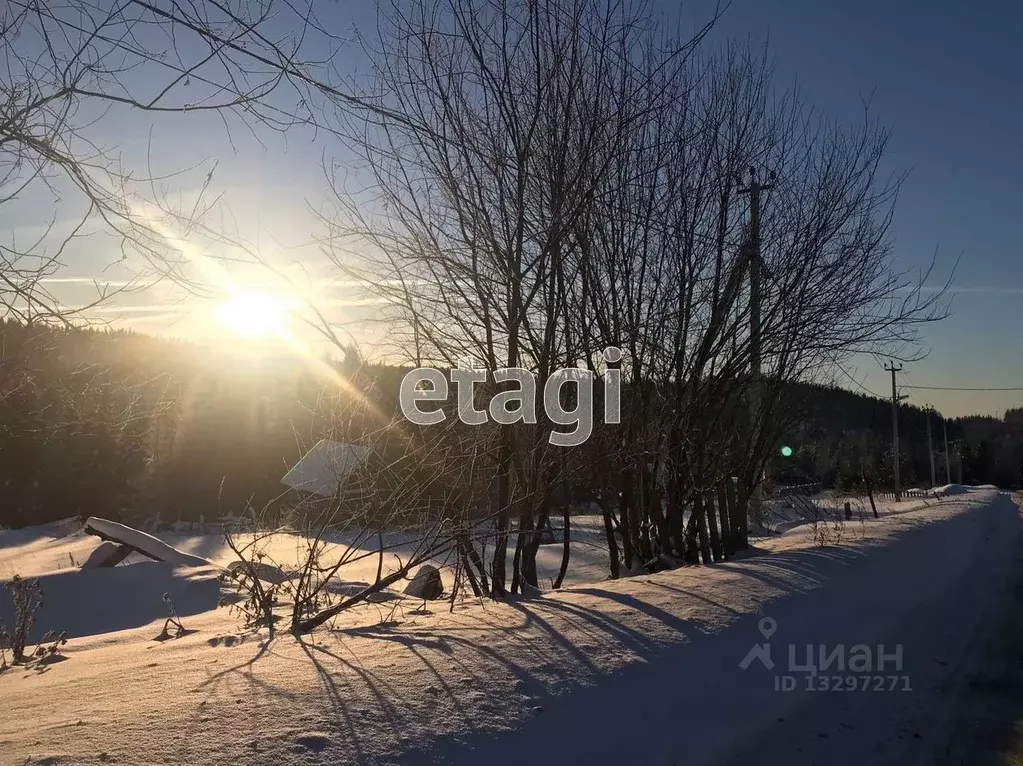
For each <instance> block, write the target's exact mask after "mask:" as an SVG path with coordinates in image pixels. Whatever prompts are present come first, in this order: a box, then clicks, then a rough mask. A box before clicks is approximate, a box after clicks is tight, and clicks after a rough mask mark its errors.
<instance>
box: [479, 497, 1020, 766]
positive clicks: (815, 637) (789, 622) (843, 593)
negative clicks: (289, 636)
mask: <svg viewBox="0 0 1023 766" xmlns="http://www.w3.org/2000/svg"><path fill="white" fill-rule="evenodd" d="M977 500H978V501H979V500H980V498H977ZM985 500H986V501H988V502H977V503H976V504H973V505H968V506H965V507H960V506H958V505H957V506H954V510H952V511H951V512H949V510H947V509H944V508H942V509H935V510H934V511H933V512H931V511H927V512H924V513H929V514H932V517H933V516H937V517H939V518H932V519H927V520H925V519H923V518H919V517H920V516H922V515H923V514H911V515H908V516H907V517H906V518H904V519H902V520H900V523H901V524H903V525H905V530H904V531H903V532H902V534H901V535H900V536H899V537H898V538H894V539H890V540H889V541H887V542H886V544H880V545H875V546H871V547H870V551H869V554H867V555H860V554H859V553H858V552H850V551H847V550H841V549H839V550H829V551H820V550H815V549H803V550H799V551H794V552H791V553H784V552H783V553H778V554H774V555H772V556H765V557H763V558H762V559H761V560H757V559H753V560H750V561H746V562H742V563H740V564H738V565H735V567H736V569H741V570H742V572H743V576H742V578H741V580H742V582H743V583H744V584H745V588H746V596H747V598H748V599H750V600H752V601H761V600H762V602H763V603H762V608H763V612H764V614H765V615H767V616H769V617H771V618H772V619H773V620H775V621H776V623H777V630H776V632H775V633H773V634H772V635H771V641H770V644H771V650H772V658H773V662H774V663H775V668H774V669H773V671H771V672H768V671H767V670H766V669H765V668H764V667H763V664H762V663H761V662H759V661H754V663H753V664H752V665H751V666H749V668H748V669H747V670H742V669H741V668H740V667H739V662H740V661H741V660H742V659H743V658H744V657H745V655H746V654H747V653H748V652H749V650H750V649H751V648H753V647H754V646H755V645H756V644H757V643H763V641H764V638H763V636H762V635H761V634H760V627H761V626H760V624H759V619H760V618H759V617H758V616H756V615H750V616H743V617H739V618H738V619H736V620H735V621H734V622H733V623H732V624H731V625H729V626H728V627H726V628H724V629H723V630H719V631H714V632H713V633H712V635H708V636H699V635H694V636H693V641H692V644H690V645H684V646H679V647H676V648H674V649H672V650H669V651H668V652H665V653H664V654H662V655H661V656H653V657H651V658H650V659H649V662H648V663H646V664H644V665H642V666H640V667H631V668H629V669H628V670H626V671H624V672H621V673H619V674H616V675H615V676H612V677H611V678H609V679H607V680H606V681H604V682H602V683H601V685H600V686H599V687H598V688H597V689H593V690H588V691H586V692H585V693H584V694H580V695H579V698H578V699H576V698H575V695H570V696H569V697H566V698H564V700H563V701H561V703H560V704H555V705H552V706H550V709H545V711H544V713H543V714H542V716H538V717H537V718H536V719H535V720H533V721H531V722H530V723H528V724H527V725H526V726H524V727H523V729H522V730H521V731H520V732H519V733H518V734H515V735H511V736H507V737H504V738H501V739H500V740H499V741H497V742H493V743H491V744H490V746H486V745H484V746H481V747H480V748H479V749H478V750H477V751H476V752H474V753H472V754H468V753H467V754H466V757H465V758H464V759H463V760H462V761H461V762H464V763H466V764H468V763H508V764H512V763H518V762H521V760H520V759H521V757H522V754H524V753H526V752H530V751H532V752H543V753H544V760H545V762H550V763H588V764H604V763H606V764H621V763H629V762H634V761H640V760H641V761H642V762H643V763H646V764H675V763H677V764H683V763H684V764H687V765H688V764H698V763H714V764H728V763H736V764H739V763H742V764H749V763H765V764H775V763H785V764H814V763H817V764H820V763H827V764H832V765H833V766H835V765H840V764H850V765H852V764H857V765H858V764H865V763H870V764H887V763H890V764H906V763H913V762H916V763H930V762H932V757H933V753H934V752H935V750H936V749H938V748H940V747H941V744H942V742H943V739H944V736H945V729H946V726H947V725H948V724H949V715H950V713H951V710H952V703H951V700H952V693H953V692H954V691H955V689H956V688H957V686H958V685H959V684H960V683H961V681H962V679H963V678H964V677H965V674H966V673H968V672H969V670H970V669H971V667H972V664H973V662H974V660H975V658H976V655H977V650H978V647H979V646H980V645H981V644H982V643H983V639H984V637H985V635H986V632H987V630H988V628H989V627H990V626H991V625H992V623H993V621H994V616H995V613H996V612H998V611H999V610H1000V608H1001V606H1002V604H1004V603H1005V595H1006V588H1007V585H1008V583H1007V582H1006V572H1007V571H1008V570H1009V568H1010V564H1011V562H1012V560H1013V559H1014V557H1015V556H1016V555H1017V552H1018V551H1019V550H1020V548H1019V544H1020V531H1021V528H1023V524H1021V520H1020V516H1019V510H1018V508H1017V507H1016V505H1015V504H1014V503H1013V502H1012V501H1011V500H1010V498H1009V497H1008V496H1007V495H997V496H990V495H989V496H987V497H986V498H985ZM928 522H929V523H928ZM1021 555H1023V554H1021ZM729 568H731V565H730V566H725V567H722V568H721V569H726V570H727V569H729ZM794 575H795V577H793V576H794ZM800 580H803V581H804V585H806V586H808V587H809V590H807V591H802V592H801V589H800V588H799V587H798V586H797V587H795V588H793V587H792V586H793V585H797V584H798V583H799V581H800ZM774 587H780V588H781V589H782V591H783V592H782V593H774V594H772V593H771V592H770V591H771V590H772V589H773V588H774ZM728 591H729V589H727V588H726V589H718V590H717V591H716V594H715V595H716V598H717V599H718V601H717V604H718V606H719V608H720V609H721V610H728V609H729V608H732V607H735V606H738V604H737V602H736V599H735V594H732V593H729V592H728ZM639 608H641V609H642V607H641V606H640V607H639ZM739 608H741V606H740V607H739ZM711 611H714V609H713V607H711ZM657 618H658V619H665V620H667V619H668V617H667V615H658V616H657ZM678 627H679V629H681V630H691V629H692V628H691V626H688V625H679V626H678ZM790 644H791V645H792V646H793V649H792V653H793V655H794V658H795V660H796V665H797V666H800V665H805V658H806V656H807V655H806V645H807V644H810V645H812V646H813V647H814V653H815V654H816V655H817V656H818V657H819V654H820V645H821V644H824V645H825V646H826V647H828V649H827V651H826V653H827V654H831V653H833V652H834V651H835V650H837V649H840V648H844V650H845V654H846V656H847V657H848V656H850V655H851V653H852V650H853V647H854V645H857V644H866V645H868V646H870V647H871V648H872V652H871V655H872V658H873V660H874V661H875V664H876V661H877V660H878V658H879V654H878V652H877V651H876V647H877V645H879V644H880V645H883V646H884V647H885V648H884V650H883V651H882V652H881V655H887V658H888V659H887V662H886V665H887V667H886V669H885V670H884V671H883V672H878V670H877V669H876V667H875V668H874V669H873V673H868V674H867V675H869V676H871V679H870V681H869V682H868V684H867V690H866V691H864V690H863V689H862V685H863V684H862V680H863V675H861V674H852V673H850V671H849V669H848V668H847V669H846V670H844V671H839V670H837V668H834V667H833V668H832V669H830V670H829V671H828V672H827V673H825V674H818V675H817V676H816V677H815V678H814V677H811V674H810V673H808V672H807V671H806V670H805V669H804V668H800V667H796V668H795V669H792V668H788V667H787V666H788V664H789V656H788V655H789V645H790ZM897 647H901V658H902V662H901V667H899V668H898V669H895V667H894V661H893V660H892V656H893V655H895V654H896V652H897ZM881 659H884V657H881ZM782 675H788V676H790V677H792V678H793V680H794V681H795V689H794V690H793V691H789V692H786V691H776V690H775V683H776V681H775V678H776V677H777V676H782ZM853 675H855V676H856V678H855V679H854V681H856V682H857V683H856V686H855V691H853V690H851V689H850V686H851V684H852V683H853V682H852V681H850V680H849V679H850V676H853ZM823 676H827V678H828V679H829V681H827V682H825V681H824V680H823ZM836 676H837V677H838V678H837V679H836ZM876 677H883V678H884V683H883V686H881V688H880V689H879V688H878V686H879V685H878V683H877V681H876ZM892 679H894V681H893V680H892ZM778 683H779V684H781V683H784V682H782V681H778ZM825 683H827V684H828V685H829V686H830V687H832V688H834V687H836V686H838V687H839V690H838V691H834V690H832V691H822V690H821V689H822V688H823V685H824V684H825ZM893 683H894V689H891V690H890V688H889V687H890V686H891V685H892V684H893ZM907 686H908V688H909V689H911V690H910V691H906V690H905V689H906V687H907ZM807 689H814V690H813V691H808V690H807ZM619 731H646V732H648V738H647V739H645V740H644V741H636V740H635V739H634V738H631V737H626V738H624V739H623V738H621V737H619V736H618V734H617V733H618V732H619ZM539 743H543V744H539Z"/></svg>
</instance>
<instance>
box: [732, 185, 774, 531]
mask: <svg viewBox="0 0 1023 766" xmlns="http://www.w3.org/2000/svg"><path fill="white" fill-rule="evenodd" d="M749 174H750V181H749V186H747V187H746V188H745V189H739V193H740V194H749V241H748V243H747V246H748V247H749V304H750V305H749V309H750V311H749V313H750V320H749V343H750V352H749V359H750V377H751V379H752V383H753V386H752V389H753V390H752V396H751V402H750V404H751V407H750V409H751V411H752V412H751V414H752V418H751V422H752V423H753V425H754V427H755V429H756V432H755V433H756V434H757V436H758V437H759V432H760V428H761V423H760V420H761V415H762V413H761V411H760V410H761V404H762V399H763V392H762V391H761V382H760V363H761V353H760V351H761V348H760V305H761V303H762V302H763V284H762V275H761V272H762V268H763V263H762V261H761V257H760V194H761V193H762V192H765V191H768V190H770V189H773V188H774V184H762V183H760V182H759V181H757V169H756V168H755V167H750V169H749ZM771 180H774V173H771ZM758 442H759V439H756V440H755V441H754V444H757V443H758ZM754 454H756V451H754ZM762 479H763V476H758V477H757V482H756V484H755V486H754V487H753V497H752V500H753V509H752V510H753V516H754V518H755V519H756V520H757V521H760V520H761V505H762V502H763V497H762V494H763V487H762V485H763V481H762Z"/></svg>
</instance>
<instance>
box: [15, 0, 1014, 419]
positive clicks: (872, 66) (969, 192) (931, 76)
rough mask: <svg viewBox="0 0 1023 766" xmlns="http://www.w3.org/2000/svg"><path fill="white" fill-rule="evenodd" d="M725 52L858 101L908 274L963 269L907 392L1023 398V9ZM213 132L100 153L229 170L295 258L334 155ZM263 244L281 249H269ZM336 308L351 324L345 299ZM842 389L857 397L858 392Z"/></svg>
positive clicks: (168, 302)
mask: <svg viewBox="0 0 1023 766" xmlns="http://www.w3.org/2000/svg"><path fill="white" fill-rule="evenodd" d="M655 1H657V2H659V3H660V7H661V8H662V9H663V10H664V12H665V14H668V15H676V14H678V13H679V6H678V4H674V3H667V2H665V1H664V0H655ZM345 2H347V5H339V6H332V7H333V8H334V10H333V11H332V13H336V14H337V16H338V18H339V19H342V20H345V19H350V18H356V19H357V20H358V21H359V22H360V23H370V24H371V23H372V18H373V17H372V8H373V6H372V4H371V3H369V2H365V3H361V2H360V4H356V3H355V2H354V0H345ZM712 10H713V2H712V1H711V0H694V2H689V3H686V4H685V5H684V6H682V7H681V14H682V18H683V20H684V21H683V24H684V25H688V26H690V27H692V26H695V25H698V24H702V23H704V22H705V21H706V19H707V18H709V16H710V14H711V12H712ZM726 37H738V38H742V39H745V38H747V37H749V38H751V39H752V40H753V42H754V43H761V42H769V43H770V52H771V54H772V56H773V58H774V61H775V66H776V73H777V84H778V87H779V88H784V87H788V86H791V85H792V84H794V83H798V84H799V85H800V86H801V87H802V88H803V89H804V90H805V91H806V93H807V95H808V96H809V97H810V99H811V100H812V101H813V102H814V103H816V104H817V106H818V107H820V108H821V109H822V110H824V111H826V112H828V113H829V114H831V115H832V116H834V117H836V118H839V119H841V120H848V121H856V120H859V119H861V118H862V108H863V102H864V101H865V100H867V99H870V101H871V112H872V114H873V115H874V116H876V117H877V118H878V119H880V121H881V122H882V124H884V125H887V126H889V127H891V128H892V129H893V130H894V134H893V137H892V141H891V143H890V147H889V153H888V157H887V170H889V171H891V172H894V173H898V172H903V171H909V176H908V179H907V180H906V182H905V184H904V186H903V189H902V195H901V197H900V200H899V204H898V208H897V211H896V218H895V224H894V236H895V253H896V259H897V264H898V266H899V267H900V268H901V269H909V270H918V269H924V268H926V267H927V266H928V264H929V263H930V262H931V259H932V258H933V257H934V256H935V255H936V256H937V259H938V269H937V274H938V278H937V279H936V280H935V285H936V286H937V283H938V282H939V281H941V280H943V278H944V277H945V276H947V274H948V271H949V269H950V268H951V267H952V265H953V263H954V262H955V260H956V259H957V258H958V257H959V256H960V255H962V260H961V262H960V264H959V268H958V271H957V274H956V277H955V282H954V289H955V292H956V293H957V296H956V298H955V300H954V302H953V305H952V310H953V316H951V317H950V318H949V319H947V320H945V321H944V322H942V323H940V324H938V325H933V326H931V327H929V328H928V329H927V330H926V335H925V338H926V340H927V342H928V345H929V346H930V347H931V349H932V351H931V354H930V356H929V357H928V358H927V359H925V360H923V361H920V362H915V363H912V364H907V365H906V374H905V375H903V376H902V377H901V382H903V383H904V384H907V385H920V386H926V385H930V386H961V387H1011V386H1018V387H1023V327H1021V324H1023V309H1021V306H1023V250H1021V247H1020V238H1019V235H1018V230H1019V224H1018V220H1019V212H1018V207H1019V206H1020V205H1021V204H1023V183H1021V182H1020V180H1019V179H1021V178H1023V144H1021V141H1023V80H1021V77H1020V70H1021V67H1020V64H1019V55H1020V39H1021V37H1023V2H1019V1H1018V0H1017V1H1016V2H1010V1H1009V0H999V1H988V2H984V3H967V2H952V1H951V0H934V1H933V2H928V3H922V2H915V3H909V2H905V1H903V2H891V1H888V2H882V0H856V1H855V2H853V1H852V0H734V2H732V3H731V5H730V7H729V8H728V9H727V11H726V13H725V15H724V17H723V18H722V20H721V22H720V24H719V26H718V27H717V28H716V30H715V31H714V32H713V33H712V35H711V40H710V42H711V44H714V43H715V42H718V41H721V40H723V39H724V38H726ZM202 126H203V123H202V122H196V120H195V118H194V117H193V116H187V117H180V116H179V117H171V118H168V119H161V120H160V121H158V122H155V123H153V124H152V125H148V124H146V122H145V117H141V116H138V115H137V114H136V115H118V116H117V120H116V121H113V122H111V121H108V122H107V123H106V124H105V125H104V130H105V137H106V143H107V145H113V146H116V147H118V150H119V151H121V152H122V153H123V156H124V157H125V159H126V161H128V162H129V163H133V162H135V163H137V162H141V161H144V159H145V157H146V154H147V150H148V147H149V146H150V128H152V134H151V135H152V146H154V147H157V151H156V152H154V154H153V159H154V160H155V161H156V162H157V164H158V165H159V162H160V161H161V160H166V162H167V163H168V164H167V167H165V168H161V167H156V168H155V170H157V171H160V170H172V169H175V168H178V167H181V165H183V164H185V165H187V164H190V163H192V162H199V161H201V160H203V159H204V158H211V157H216V158H218V159H219V160H220V167H219V169H218V173H217V176H218V178H219V179H220V184H221V185H220V186H218V187H217V190H218V191H224V192H225V193H226V195H227V196H226V199H227V201H228V203H229V205H230V208H231V210H232V211H233V212H234V213H235V215H236V217H237V218H238V228H239V231H243V232H246V233H247V232H250V231H256V232H273V233H275V234H276V236H277V238H278V239H279V240H282V241H283V242H284V243H288V244H297V243H299V242H301V241H303V240H305V239H308V236H309V235H310V234H311V232H312V231H313V228H314V223H313V221H312V219H311V217H310V216H309V215H308V212H307V209H306V203H307V201H308V202H309V203H313V204H317V203H318V201H319V200H322V199H323V198H324V192H325V188H324V181H323V176H322V171H321V170H320V159H321V151H322V149H323V147H322V146H321V145H316V144H312V143H310V141H309V138H308V136H304V135H302V134H301V133H297V134H294V135H292V136H290V137H289V138H288V140H287V141H284V140H282V139H279V138H276V137H264V140H265V142H266V148H265V149H264V148H263V147H261V146H259V145H258V144H257V143H255V142H254V141H253V140H252V139H251V138H250V137H248V136H247V135H246V134H245V132H244V131H243V130H236V131H234V140H235V147H236V149H237V153H235V152H232V151H231V148H230V147H229V146H228V145H227V144H226V141H225V140H224V136H223V130H222V127H221V126H220V124H219V122H218V121H216V120H215V119H211V121H210V122H209V123H208V128H209V130H208V131H207V130H203V129H202ZM204 173H205V171H202V172H200V174H199V176H198V178H199V179H201V178H202V176H203V175H204ZM193 183H194V181H193ZM26 204H31V201H28V202H27V203H26ZM17 215H21V214H20V213H18V212H17V211H16V210H15V209H14V208H10V207H9V208H7V209H5V211H4V215H3V218H5V219H7V220H8V221H12V222H13V226H14V228H15V230H16V231H21V230H22V229H24V230H26V233H27V230H28V229H30V228H31V227H30V226H26V225H25V221H26V220H28V219H26V218H24V217H21V218H9V216H17ZM37 217H38V216H37ZM4 222H5V221H0V224H2V223H4ZM37 223H42V221H41V220H40V221H38V222H37ZM260 244H261V247H263V246H266V247H268V248H269V249H273V248H274V246H275V245H274V243H272V242H269V241H267V240H266V239H263V240H261V242H260ZM82 247H83V248H85V249H83V250H82V253H81V258H80V259H79V260H78V261H76V263H75V264H74V268H69V270H68V273H73V274H74V275H90V276H91V274H92V273H94V270H95V268H96V267H95V266H93V267H92V270H90V267H89V266H88V264H89V260H90V252H91V253H93V254H95V253H96V252H98V249H99V248H98V247H97V245H96V242H95V241H93V242H92V243H91V244H88V243H87V244H84V245H82ZM90 248H91V250H90ZM301 252H302V251H288V253H287V255H286V256H285V255H283V254H282V260H287V259H290V258H296V257H297V258H301ZM311 254H312V251H310V255H311ZM116 274H117V272H116V271H115V272H107V275H106V276H107V278H116ZM324 276H326V275H324ZM325 299H327V300H334V301H335V303H336V304H338V305H336V306H335V308H337V309H339V310H341V311H345V310H346V307H345V306H344V305H343V304H344V298H343V296H339V295H337V294H330V295H327V296H326V298H325ZM121 303H122V305H129V308H130V310H129V311H127V312H125V314H124V317H125V319H126V320H128V321H129V322H130V323H131V324H133V325H135V326H137V327H139V329H144V330H149V331H166V330H167V329H171V330H172V331H182V332H184V334H191V332H192V331H194V329H195V327H196V326H198V327H201V326H202V324H203V323H204V322H205V321H207V320H208V315H196V314H195V312H194V311H193V310H192V309H191V308H185V307H184V306H183V305H175V304H173V302H172V297H171V296H169V295H164V294H162V293H160V292H151V293H149V294H145V295H137V296H134V297H133V298H122V299H121ZM360 310H365V309H360V308H359V307H351V311H352V312H354V313H358V312H359V311H360ZM189 322H191V323H192V324H191V325H190V324H189ZM849 371H850V372H852V373H853V375H854V376H855V377H856V378H857V380H858V381H859V382H860V383H861V384H862V385H863V386H865V387H866V388H867V389H869V390H871V391H874V392H876V393H878V394H884V395H887V394H888V392H889V390H890V389H889V386H890V382H889V378H888V376H887V374H886V373H884V372H883V371H882V370H881V367H880V364H879V362H878V361H877V360H874V359H870V358H866V359H861V360H858V362H857V365H856V367H855V368H851V369H850V370H849ZM845 384H846V385H847V386H848V387H849V388H853V389H856V385H854V384H853V383H851V382H849V381H845ZM905 393H907V394H909V395H910V401H912V402H914V403H917V404H926V403H931V404H933V405H934V406H936V407H937V408H938V409H939V410H941V411H942V412H944V413H945V414H947V415H950V416H956V415H964V414H969V413H975V412H977V413H989V414H1001V412H1003V411H1004V410H1005V409H1006V408H1007V407H1019V406H1023V391H1020V392H1006V393H998V392H953V391H925V390H918V389H907V390H905Z"/></svg>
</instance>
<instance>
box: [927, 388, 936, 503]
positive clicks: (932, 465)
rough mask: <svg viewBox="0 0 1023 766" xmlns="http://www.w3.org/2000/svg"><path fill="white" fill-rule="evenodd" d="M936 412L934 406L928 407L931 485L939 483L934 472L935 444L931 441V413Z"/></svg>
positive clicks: (934, 485) (928, 451)
mask: <svg viewBox="0 0 1023 766" xmlns="http://www.w3.org/2000/svg"><path fill="white" fill-rule="evenodd" d="M933 412H934V408H933V407H930V406H929V407H928V408H927V454H928V455H929V456H930V458H931V487H932V488H933V487H936V486H937V485H938V482H937V478H936V476H935V473H934V445H933V444H932V443H931V414H932V413H933Z"/></svg>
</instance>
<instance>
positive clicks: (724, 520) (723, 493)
mask: <svg viewBox="0 0 1023 766" xmlns="http://www.w3.org/2000/svg"><path fill="white" fill-rule="evenodd" d="M717 502H718V518H719V519H720V520H721V549H722V552H723V554H724V557H725V558H729V557H730V556H731V555H732V554H733V553H735V543H734V542H733V540H732V532H731V519H730V518H729V516H728V490H726V489H725V484H724V482H718V488H717Z"/></svg>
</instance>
